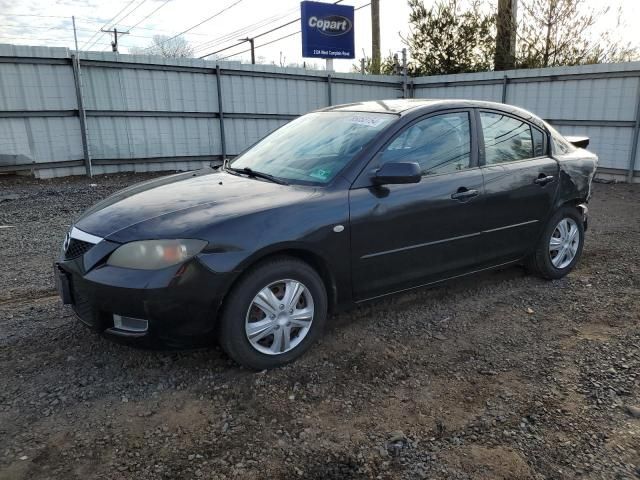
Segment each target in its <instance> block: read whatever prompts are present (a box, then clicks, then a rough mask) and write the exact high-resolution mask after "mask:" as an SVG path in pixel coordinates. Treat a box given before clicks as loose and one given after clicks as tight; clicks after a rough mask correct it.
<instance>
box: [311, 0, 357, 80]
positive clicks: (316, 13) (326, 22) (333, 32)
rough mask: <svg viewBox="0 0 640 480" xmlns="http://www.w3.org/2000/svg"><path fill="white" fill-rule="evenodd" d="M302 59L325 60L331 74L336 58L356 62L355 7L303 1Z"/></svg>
mask: <svg viewBox="0 0 640 480" xmlns="http://www.w3.org/2000/svg"><path fill="white" fill-rule="evenodd" d="M300 10H301V11H300V21H301V23H302V25H301V30H302V56H303V57H308V58H324V59H326V60H327V70H328V71H331V70H333V60H334V59H335V58H344V59H349V58H355V48H354V47H355V45H354V33H353V27H354V25H353V12H354V10H353V6H351V5H336V4H334V3H321V2H311V1H303V2H301V3H300Z"/></svg>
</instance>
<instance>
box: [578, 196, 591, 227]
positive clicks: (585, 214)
mask: <svg viewBox="0 0 640 480" xmlns="http://www.w3.org/2000/svg"><path fill="white" fill-rule="evenodd" d="M578 209H579V210H580V211H581V212H582V224H583V225H584V231H585V232H586V231H587V228H588V227H589V207H587V204H586V203H581V204H580V205H578Z"/></svg>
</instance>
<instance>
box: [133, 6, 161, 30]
mask: <svg viewBox="0 0 640 480" xmlns="http://www.w3.org/2000/svg"><path fill="white" fill-rule="evenodd" d="M170 1H171V0H165V2H164V3H163V4H162V5H160V6H159V7H157V8H156V9H155V10H153V11H152V12H151V13H150V14H148V15H147V16H145V17H143V18H142V20H140V21H139V22H138V23H136V24H135V25H133V26H131V27H128V28H129V30H132V29H134V28H136V27H137V26H138V25H140V24H141V23H142V22H144V21H145V20H146V19H147V18H149V17H151V16H152V15H155V13H156V12H157V11H158V10H160V9H161V8H162V7H164V6H165V5H166V4H167V3H169V2H170ZM141 28H142V27H141Z"/></svg>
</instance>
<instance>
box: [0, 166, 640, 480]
mask: <svg viewBox="0 0 640 480" xmlns="http://www.w3.org/2000/svg"><path fill="white" fill-rule="evenodd" d="M148 177H149V176H148V175H147V176H142V175H137V176H133V175H113V176H104V177H98V178H96V179H94V180H92V181H90V180H87V179H84V178H67V179H57V180H52V181H36V180H32V179H28V178H22V177H12V176H5V177H1V176H0V240H1V241H2V255H1V256H0V269H1V271H2V274H1V275H0V378H1V379H2V385H1V387H2V388H0V478H1V479H22V478H24V479H38V478H64V479H73V478H79V479H80V478H81V479H88V478H101V479H125V478H136V479H156V478H157V479H168V478H196V479H198V478H203V479H204V478H209V479H223V478H239V479H243V478H251V479H254V478H283V479H284V478H286V479H292V478H293V479H295V478H308V479H365V478H382V479H387V478H389V479H391V478H394V479H395V478H407V479H419V478H429V479H437V478H442V479H472V478H473V479H501V478H504V479H543V478H549V479H551V478H563V479H564V478H598V479H599V478H606V479H622V478H640V418H638V417H640V349H639V346H640V313H639V312H640V294H639V293H640V288H639V287H640V265H639V263H640V262H639V260H638V259H640V215H639V213H638V209H639V207H640V185H635V186H629V185H603V184H597V185H596V186H595V197H594V199H593V201H592V202H591V206H590V208H591V222H590V228H589V231H588V234H587V242H586V246H585V250H584V254H583V257H582V260H581V262H580V263H579V265H578V268H577V269H576V270H575V271H574V272H573V273H572V274H570V275H569V276H568V277H567V278H565V279H562V280H559V281H554V282H548V281H543V280H541V279H538V278H536V277H532V276H527V275H525V273H524V272H523V270H522V269H520V268H511V269H507V270H503V271H500V272H495V273H490V274H485V275H481V276H476V277H474V278H469V279H466V280H461V281H456V282H452V283H449V284H447V285H444V286H441V287H439V288H436V289H431V290H420V291H416V292H413V293H411V294H405V295H400V296H396V297H393V298H389V299H387V300H385V301H379V302H377V303H372V304H369V305H367V306H365V307H361V308H359V309H357V310H354V311H352V312H350V313H346V314H341V315H338V316H335V317H334V318H332V319H331V321H330V325H329V328H328V331H327V332H326V335H325V337H324V339H323V340H322V341H321V342H320V343H319V344H318V345H316V346H315V348H314V349H312V351H311V352H310V353H309V354H307V355H306V356H305V357H304V358H302V359H301V360H299V361H298V362H296V363H295V364H292V365H289V366H287V367H285V368H281V369H278V370H274V371H270V372H264V373H257V374H256V373H251V372H248V371H246V370H242V369H240V368H238V367H236V366H235V365H234V364H232V363H231V362H230V361H229V359H228V358H227V357H226V356H225V355H224V354H223V353H222V352H220V350H218V349H216V348H211V349H206V350H198V351H180V352H177V351H157V350H154V351H150V350H141V349H135V348H132V347H129V346H125V345H120V344H116V343H114V342H112V341H109V340H107V339H105V338H102V337H100V336H98V335H95V334H93V333H91V332H89V331H87V330H86V329H85V328H83V327H82V326H81V325H80V324H79V323H78V322H77V321H76V320H75V319H74V317H73V315H72V313H71V311H70V310H69V309H68V308H66V307H63V306H62V305H61V304H60V302H59V300H58V299H57V298H56V296H55V293H54V291H53V288H52V273H51V262H52V260H53V259H54V257H55V256H56V254H57V252H58V250H59V248H60V244H61V241H62V237H63V235H64V233H65V231H66V229H67V228H68V225H69V222H70V220H71V219H72V218H73V217H74V216H75V215H77V214H78V213H79V212H80V211H82V210H83V209H85V208H86V207H88V206H89V205H91V204H92V203H94V202H95V201H97V200H98V199H100V198H102V197H104V196H106V195H107V194H109V193H111V192H113V191H115V190H118V189H119V188H122V187H124V186H126V185H129V184H131V183H133V182H135V181H138V180H141V179H144V178H148ZM91 182H93V183H94V185H91ZM7 226H8V227H9V228H6V227H7Z"/></svg>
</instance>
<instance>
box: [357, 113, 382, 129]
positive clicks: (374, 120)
mask: <svg viewBox="0 0 640 480" xmlns="http://www.w3.org/2000/svg"><path fill="white" fill-rule="evenodd" d="M349 121H350V122H351V123H355V124H357V125H364V126H365V127H377V126H378V125H380V124H381V123H382V122H384V118H380V117H367V116H364V115H354V116H353V117H351V118H350V119H349Z"/></svg>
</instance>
